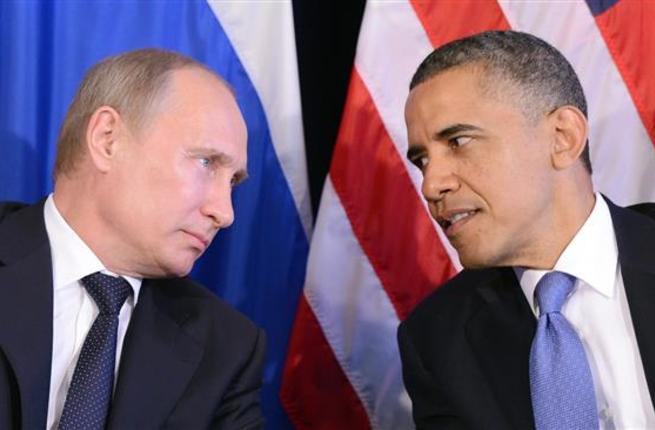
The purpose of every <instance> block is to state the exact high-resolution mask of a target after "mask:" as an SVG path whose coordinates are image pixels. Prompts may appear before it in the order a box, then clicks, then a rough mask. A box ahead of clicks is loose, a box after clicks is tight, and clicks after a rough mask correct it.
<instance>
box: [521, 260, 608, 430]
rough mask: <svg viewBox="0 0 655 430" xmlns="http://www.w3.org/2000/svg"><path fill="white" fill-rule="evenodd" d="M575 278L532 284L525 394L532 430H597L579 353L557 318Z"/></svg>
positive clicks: (557, 276)
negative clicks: (534, 310) (532, 328)
mask: <svg viewBox="0 0 655 430" xmlns="http://www.w3.org/2000/svg"><path fill="white" fill-rule="evenodd" d="M574 283H575V278H574V277H573V276H570V275H568V274H566V273H562V272H549V273H547V274H546V275H544V277H543V278H541V280H540V281H539V283H538V284H537V288H536V290H535V296H536V298H537V303H538V304H539V322H538V323H537V333H536V334H535V337H534V340H533V341H532V349H531V350H530V391H531V394H532V408H533V411H534V418H535V426H536V428H537V430H562V429H567V430H578V429H579V430H587V429H598V412H597V406H596V394H595V392H594V383H593V379H592V376H591V370H590V368H589V363H588V362H587V356H586V355H585V351H584V347H583V346H582V342H581V341H580V338H579V337H578V335H577V333H576V332H575V329H574V328H573V327H572V326H571V324H570V323H569V322H568V320H567V319H566V317H564V315H562V314H561V313H560V310H561V308H562V305H563V304H564V302H565V301H566V299H567V297H568V295H569V293H570V292H571V290H572V289H573V284H574Z"/></svg>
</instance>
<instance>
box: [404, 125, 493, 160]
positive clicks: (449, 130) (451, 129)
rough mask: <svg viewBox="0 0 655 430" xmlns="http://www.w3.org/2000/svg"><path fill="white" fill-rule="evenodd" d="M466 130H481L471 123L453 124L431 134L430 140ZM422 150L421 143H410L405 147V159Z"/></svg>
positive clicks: (437, 139)
mask: <svg viewBox="0 0 655 430" xmlns="http://www.w3.org/2000/svg"><path fill="white" fill-rule="evenodd" d="M466 131H482V129H481V128H480V127H476V126H474V125H471V124H453V125H450V126H448V127H446V128H444V129H442V130H439V131H438V132H436V133H434V134H433V135H432V140H433V141H439V140H441V141H443V140H449V139H451V138H452V137H453V136H456V135H457V134H459V133H462V132H466ZM424 151H425V148H424V147H423V145H421V144H411V143H410V144H409V148H407V159H408V160H413V159H414V158H415V157H417V156H419V155H421V154H422V153H423V152H424Z"/></svg>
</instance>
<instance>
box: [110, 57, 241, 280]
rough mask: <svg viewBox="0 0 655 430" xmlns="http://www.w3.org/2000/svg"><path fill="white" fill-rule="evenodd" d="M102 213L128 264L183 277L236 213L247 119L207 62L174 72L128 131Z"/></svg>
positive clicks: (146, 272)
mask: <svg viewBox="0 0 655 430" xmlns="http://www.w3.org/2000/svg"><path fill="white" fill-rule="evenodd" d="M125 136H126V137H125V139H124V141H123V142H122V144H121V146H120V151H119V152H117V154H116V159H115V161H114V164H112V168H111V170H110V172H109V173H108V175H109V188H110V189H111V190H113V192H112V195H111V196H108V198H107V202H106V203H105V204H104V207H103V209H102V211H101V212H102V213H101V215H100V216H102V217H104V218H105V223H106V224H109V225H111V226H113V227H112V229H113V233H114V234H116V235H117V236H118V237H119V238H120V239H121V240H122V242H123V244H124V245H125V247H126V252H125V254H126V255H124V263H123V266H124V267H126V271H128V272H133V273H134V274H136V275H140V276H144V277H155V276H182V275H186V274H187V273H189V271H190V270H191V268H192V266H193V263H194V262H195V260H196V259H197V258H198V257H200V255H201V254H202V253H203V252H204V251H205V249H206V248H207V247H208V246H209V244H210V243H211V241H212V239H213V238H214V236H215V235H216V233H217V231H218V230H219V229H220V228H225V227H228V226H229V225H230V224H232V221H233V219H234V212H233V208H232V201H231V194H232V187H233V186H234V185H235V184H236V183H237V182H238V181H239V180H241V179H243V177H244V176H245V171H246V170H245V169H246V157H247V153H246V144H247V131H246V126H245V123H244V121H243V118H242V116H241V113H240V111H239V108H238V106H237V104H236V102H235V100H234V98H233V96H232V94H231V93H230V92H229V90H228V89H227V88H226V87H225V86H224V85H223V84H221V83H220V82H219V81H218V80H217V79H216V78H215V77H214V76H212V75H210V74H209V73H208V72H206V71H204V70H201V69H199V68H187V69H181V70H177V71H174V72H173V73H172V75H171V76H170V81H169V83H168V86H167V88H166V89H165V90H164V95H163V98H162V100H161V102H160V103H157V102H156V103H155V106H154V107H153V113H152V115H151V116H150V118H149V119H147V120H146V124H145V125H144V126H143V127H142V128H141V129H140V130H136V131H127V132H126V133H125Z"/></svg>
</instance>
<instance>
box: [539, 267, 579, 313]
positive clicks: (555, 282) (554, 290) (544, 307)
mask: <svg viewBox="0 0 655 430" xmlns="http://www.w3.org/2000/svg"><path fill="white" fill-rule="evenodd" d="M574 283H575V277H573V276H571V275H569V274H567V273H563V272H548V273H546V274H545V275H544V276H543V277H542V278H541V280H539V282H538V283H537V288H536V290H535V296H536V299H537V304H538V305H539V314H540V315H544V314H549V313H551V312H559V311H560V310H561V309H562V305H564V302H565V301H566V298H567V297H568V296H569V294H570V293H571V290H572V289H573V284H574Z"/></svg>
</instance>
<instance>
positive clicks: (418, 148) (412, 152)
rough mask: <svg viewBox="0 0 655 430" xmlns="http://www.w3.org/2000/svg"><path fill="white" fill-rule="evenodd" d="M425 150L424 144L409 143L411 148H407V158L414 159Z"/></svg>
mask: <svg viewBox="0 0 655 430" xmlns="http://www.w3.org/2000/svg"><path fill="white" fill-rule="evenodd" d="M423 152H425V148H423V146H422V145H412V144H410V145H409V148H407V159H408V160H410V161H411V160H414V158H416V157H418V156H419V155H421V154H422V153H423Z"/></svg>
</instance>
